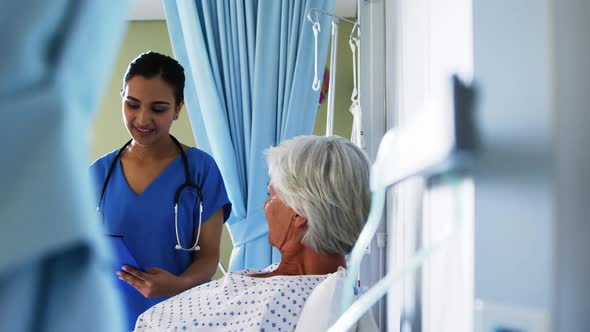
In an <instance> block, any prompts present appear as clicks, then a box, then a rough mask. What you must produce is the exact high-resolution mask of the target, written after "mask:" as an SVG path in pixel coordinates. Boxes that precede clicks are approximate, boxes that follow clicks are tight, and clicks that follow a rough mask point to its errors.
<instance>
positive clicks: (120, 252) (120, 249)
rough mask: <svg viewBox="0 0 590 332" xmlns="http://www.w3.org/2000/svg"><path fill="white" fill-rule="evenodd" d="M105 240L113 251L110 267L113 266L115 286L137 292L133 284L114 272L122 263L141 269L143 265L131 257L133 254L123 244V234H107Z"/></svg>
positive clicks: (125, 290) (118, 269)
mask: <svg viewBox="0 0 590 332" xmlns="http://www.w3.org/2000/svg"><path fill="white" fill-rule="evenodd" d="M107 240H108V242H109V243H110V245H111V248H112V249H113V253H114V257H113V259H112V262H113V266H112V268H113V277H114V278H117V281H116V284H117V287H118V288H119V289H121V290H122V291H123V292H131V293H135V292H137V290H136V289H135V288H134V287H133V286H131V285H129V284H128V283H127V282H126V281H124V280H120V279H119V277H118V276H117V274H116V273H117V271H120V270H121V268H122V267H123V265H129V266H131V267H134V268H136V269H140V270H142V271H143V267H142V266H141V265H140V264H139V263H138V262H137V260H136V259H135V257H133V255H132V254H131V252H130V251H129V248H127V246H126V245H125V241H124V239H123V236H121V235H112V234H108V235H107Z"/></svg>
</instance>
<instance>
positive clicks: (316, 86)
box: [311, 14, 321, 91]
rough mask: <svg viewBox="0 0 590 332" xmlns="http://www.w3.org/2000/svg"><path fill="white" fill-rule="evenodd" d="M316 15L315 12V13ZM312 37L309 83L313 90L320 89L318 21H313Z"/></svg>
mask: <svg viewBox="0 0 590 332" xmlns="http://www.w3.org/2000/svg"><path fill="white" fill-rule="evenodd" d="M316 15H317V14H316ZM312 28H313V39H314V49H313V83H312V84H311V88H312V89H313V91H318V90H320V87H321V80H320V79H318V33H319V32H320V29H321V27H320V21H319V20H318V21H316V22H314V23H313V27H312Z"/></svg>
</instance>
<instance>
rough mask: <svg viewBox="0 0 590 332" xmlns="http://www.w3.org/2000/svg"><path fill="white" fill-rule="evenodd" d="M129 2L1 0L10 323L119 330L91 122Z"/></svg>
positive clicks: (1, 225) (2, 278)
mask: <svg viewBox="0 0 590 332" xmlns="http://www.w3.org/2000/svg"><path fill="white" fill-rule="evenodd" d="M126 15H127V8H126V5H125V3H124V2H121V1H119V0H101V1H94V0H51V1H46V0H19V1H2V2H0V45H2V47H1V48H0V55H1V56H0V59H2V61H0V114H1V115H2V121H1V122H0V129H1V130H0V133H1V135H2V139H1V140H0V144H1V145H2V148H1V149H0V150H1V151H2V154H1V157H0V165H1V166H0V168H1V172H0V183H1V184H2V185H1V190H0V308H1V310H0V331H120V330H121V329H122V326H123V325H122V322H123V321H122V317H120V312H121V310H120V309H121V307H120V305H119V302H118V298H117V297H116V293H115V289H114V281H115V280H116V279H115V278H114V276H113V275H111V274H112V273H107V270H106V267H107V266H108V264H107V263H108V262H107V258H108V257H109V256H108V253H109V252H108V250H107V249H108V248H106V247H105V244H104V243H103V242H102V235H101V234H102V231H101V229H100V227H99V225H100V223H99V222H98V221H97V220H96V218H95V213H94V208H93V204H94V203H93V202H94V200H93V198H92V197H91V196H92V194H91V192H92V191H91V189H90V181H89V179H88V174H87V169H88V168H87V167H88V144H87V140H88V134H89V132H88V130H89V122H90V120H91V117H92V113H93V111H94V109H95V108H96V106H97V104H98V102H99V98H100V96H101V92H102V91H103V88H104V86H105V83H106V81H107V79H108V78H109V77H108V74H109V73H110V72H111V70H110V69H111V66H112V61H113V60H114V58H115V55H116V53H117V49H118V46H119V44H120V42H121V38H122V34H123V32H124V27H125V17H126Z"/></svg>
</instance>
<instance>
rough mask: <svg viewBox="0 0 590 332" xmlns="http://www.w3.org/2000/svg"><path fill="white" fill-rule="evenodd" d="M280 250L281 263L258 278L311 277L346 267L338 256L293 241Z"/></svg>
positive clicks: (344, 260) (343, 259)
mask: <svg viewBox="0 0 590 332" xmlns="http://www.w3.org/2000/svg"><path fill="white" fill-rule="evenodd" d="M280 250H281V262H280V263H279V267H278V268H277V269H276V270H274V271H273V272H270V273H267V274H262V275H259V276H260V277H272V276H278V275H283V276H289V275H312V274H328V273H334V272H336V271H337V270H338V267H339V266H342V267H346V259H345V258H344V256H342V255H339V254H323V253H319V252H317V251H315V250H313V249H311V248H310V247H308V246H306V245H304V244H302V243H301V242H300V241H297V240H294V241H292V242H291V243H286V244H285V246H283V248H281V249H280Z"/></svg>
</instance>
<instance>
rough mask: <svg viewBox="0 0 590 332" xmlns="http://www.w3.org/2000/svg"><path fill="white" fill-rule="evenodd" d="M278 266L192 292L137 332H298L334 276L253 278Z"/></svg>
mask: <svg viewBox="0 0 590 332" xmlns="http://www.w3.org/2000/svg"><path fill="white" fill-rule="evenodd" d="M277 266H278V265H276V264H274V265H271V266H269V267H267V268H266V269H264V270H245V271H241V272H235V273H228V274H226V275H225V276H224V277H223V278H221V279H219V280H215V281H212V282H209V283H207V284H203V285H200V286H197V287H194V288H192V289H189V290H187V291H185V292H184V293H181V294H179V295H177V296H175V297H172V298H170V299H168V300H166V301H163V302H161V303H159V304H157V305H155V306H153V307H152V308H150V309H149V310H147V311H146V312H145V313H143V314H142V315H141V316H140V317H139V319H138V320H137V325H136V328H135V331H136V332H150V331H215V332H217V331H219V332H222V331H223V332H242V331H259V332H264V331H266V332H271V331H273V332H274V331H280V332H287V331H294V330H295V327H296V325H297V320H298V318H299V314H300V312H301V309H302V308H303V304H304V303H305V301H306V300H307V299H308V298H309V296H310V294H311V293H312V291H313V289H314V288H315V287H316V286H317V285H318V284H319V283H321V282H322V281H324V280H325V279H326V278H327V276H328V275H301V276H275V277H270V278H257V277H252V276H250V275H252V274H258V273H264V272H269V271H272V270H274V269H276V268H277Z"/></svg>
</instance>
